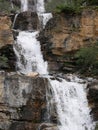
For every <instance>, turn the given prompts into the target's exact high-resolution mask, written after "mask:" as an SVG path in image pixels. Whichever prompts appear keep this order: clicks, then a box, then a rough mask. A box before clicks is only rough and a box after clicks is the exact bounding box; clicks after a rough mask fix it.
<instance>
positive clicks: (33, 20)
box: [14, 11, 39, 31]
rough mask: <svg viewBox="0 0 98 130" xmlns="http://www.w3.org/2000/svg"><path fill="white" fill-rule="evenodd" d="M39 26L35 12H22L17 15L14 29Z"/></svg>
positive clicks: (30, 28)
mask: <svg viewBox="0 0 98 130" xmlns="http://www.w3.org/2000/svg"><path fill="white" fill-rule="evenodd" d="M38 27H39V20H38V15H37V13H34V12H30V11H27V12H22V13H20V14H19V15H18V16H17V19H16V22H15V26H14V29H19V30H22V31H23V30H37V29H38Z"/></svg>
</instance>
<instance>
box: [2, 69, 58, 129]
mask: <svg viewBox="0 0 98 130" xmlns="http://www.w3.org/2000/svg"><path fill="white" fill-rule="evenodd" d="M48 85H49V82H48V80H47V79H46V78H42V77H33V78H32V77H28V76H24V75H19V74H17V73H4V72H2V73H0V130H13V129H14V130H38V129H39V128H41V130H48V128H49V130H57V129H56V124H55V123H54V124H53V122H50V121H49V119H48V112H47V110H48V108H47V91H48ZM50 95H51V94H50Z"/></svg>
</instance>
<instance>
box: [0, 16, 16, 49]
mask: <svg viewBox="0 0 98 130" xmlns="http://www.w3.org/2000/svg"><path fill="white" fill-rule="evenodd" d="M11 24H12V23H11V19H10V17H8V16H6V15H5V16H0V48H1V47H3V46H6V45H12V44H13V43H14V39H13V34H12V31H11Z"/></svg>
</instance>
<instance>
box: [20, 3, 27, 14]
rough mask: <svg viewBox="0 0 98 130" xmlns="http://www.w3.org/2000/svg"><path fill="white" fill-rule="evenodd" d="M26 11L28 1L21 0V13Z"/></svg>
mask: <svg viewBox="0 0 98 130" xmlns="http://www.w3.org/2000/svg"><path fill="white" fill-rule="evenodd" d="M27 10H28V0H21V11H22V12H24V11H27Z"/></svg>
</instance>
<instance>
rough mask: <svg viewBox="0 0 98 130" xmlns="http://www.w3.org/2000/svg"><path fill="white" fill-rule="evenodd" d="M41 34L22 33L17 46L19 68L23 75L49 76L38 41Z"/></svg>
mask: <svg viewBox="0 0 98 130" xmlns="http://www.w3.org/2000/svg"><path fill="white" fill-rule="evenodd" d="M38 33H39V32H37V31H36V32H32V33H30V32H20V33H19V36H18V37H17V42H16V44H15V46H16V47H15V48H14V50H15V53H16V56H17V57H18V61H17V66H18V67H19V68H20V72H22V73H30V72H32V71H33V72H38V73H39V74H48V71H47V62H44V60H43V56H42V53H41V47H40V42H39V41H37V38H36V37H37V35H38Z"/></svg>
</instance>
